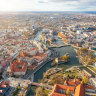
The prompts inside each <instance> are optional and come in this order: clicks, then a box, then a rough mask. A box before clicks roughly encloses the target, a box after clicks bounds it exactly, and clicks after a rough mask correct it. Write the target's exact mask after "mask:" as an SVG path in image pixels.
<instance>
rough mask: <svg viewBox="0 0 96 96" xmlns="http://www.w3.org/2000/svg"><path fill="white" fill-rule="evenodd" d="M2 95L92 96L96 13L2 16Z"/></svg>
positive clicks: (95, 72) (94, 95) (95, 74)
mask: <svg viewBox="0 0 96 96" xmlns="http://www.w3.org/2000/svg"><path fill="white" fill-rule="evenodd" d="M0 96H96V12H95V11H87V12H82V11H81V12H71V11H69V12H58V11H57V12H55V11H54V12H50V11H49V12H45V11H44V12H43V11H42V12H39V11H36V12H35V11H34V12H7V13H6V12H1V13H0Z"/></svg>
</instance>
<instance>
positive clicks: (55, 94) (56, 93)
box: [49, 84, 75, 96]
mask: <svg viewBox="0 0 96 96" xmlns="http://www.w3.org/2000/svg"><path fill="white" fill-rule="evenodd" d="M68 89H69V95H67V94H66V93H67V90H68ZM74 91H75V87H73V86H67V85H60V84H56V85H55V86H54V88H53V90H52V93H51V94H50V95H49V96H74Z"/></svg>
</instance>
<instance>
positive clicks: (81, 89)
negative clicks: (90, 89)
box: [74, 82, 85, 96]
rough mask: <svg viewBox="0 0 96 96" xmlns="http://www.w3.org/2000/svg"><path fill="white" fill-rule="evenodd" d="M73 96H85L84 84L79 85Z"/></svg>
mask: <svg viewBox="0 0 96 96" xmlns="http://www.w3.org/2000/svg"><path fill="white" fill-rule="evenodd" d="M74 96H85V86H84V82H82V83H81V84H79V85H78V86H77V87H76V89H75V95H74Z"/></svg>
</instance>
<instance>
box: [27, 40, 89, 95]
mask: <svg viewBox="0 0 96 96" xmlns="http://www.w3.org/2000/svg"><path fill="white" fill-rule="evenodd" d="M57 43H58V44H61V43H62V42H61V41H60V39H59V41H58V42H57ZM53 49H54V50H55V51H57V53H58V57H60V56H62V55H64V54H66V53H68V54H69V55H70V58H71V59H70V61H69V62H68V63H65V64H60V65H58V67H60V68H64V69H65V70H66V69H67V68H70V67H72V66H82V64H80V63H79V60H78V58H77V57H76V52H75V50H74V48H73V47H72V46H66V47H61V48H53ZM51 63H52V61H51V62H49V63H47V64H46V65H44V66H43V67H42V68H41V69H40V70H39V71H37V72H36V73H35V75H34V82H40V80H41V79H42V78H43V73H44V72H46V71H47V70H48V69H50V68H51V67H52V66H51ZM83 69H85V70H87V71H88V72H90V70H88V69H86V68H85V67H83V66H82V70H83ZM34 88H35V89H36V88H37V87H34V86H32V87H31V89H32V90H31V91H32V92H30V93H32V94H28V95H27V96H34V94H33V93H34V91H35V90H34Z"/></svg>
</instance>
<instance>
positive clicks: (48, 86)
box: [30, 82, 53, 89]
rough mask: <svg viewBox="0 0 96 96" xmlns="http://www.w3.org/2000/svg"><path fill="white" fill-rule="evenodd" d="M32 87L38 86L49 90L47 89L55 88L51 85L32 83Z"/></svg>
mask: <svg viewBox="0 0 96 96" xmlns="http://www.w3.org/2000/svg"><path fill="white" fill-rule="evenodd" d="M30 85H34V86H38V87H44V88H47V89H52V88H53V86H51V85H46V84H43V83H36V82H31V84H30Z"/></svg>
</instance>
